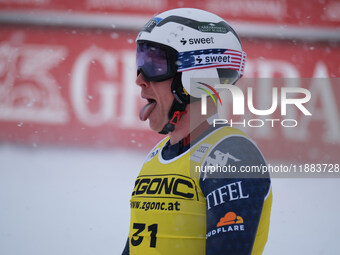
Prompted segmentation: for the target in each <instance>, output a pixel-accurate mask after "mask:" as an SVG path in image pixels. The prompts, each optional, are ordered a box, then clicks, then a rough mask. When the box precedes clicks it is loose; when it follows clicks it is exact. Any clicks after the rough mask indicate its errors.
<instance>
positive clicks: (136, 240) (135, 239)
mask: <svg viewBox="0 0 340 255" xmlns="http://www.w3.org/2000/svg"><path fill="white" fill-rule="evenodd" d="M145 227H146V225H145V224H144V223H133V229H136V232H135V233H134V234H133V235H132V238H131V244H132V245H133V246H138V245H140V244H141V243H142V241H143V239H144V236H140V235H139V234H140V233H142V232H143V231H144V230H145ZM157 229H158V224H152V225H149V226H148V232H151V233H150V237H151V239H150V247H151V248H156V241H157V237H156V235H157Z"/></svg>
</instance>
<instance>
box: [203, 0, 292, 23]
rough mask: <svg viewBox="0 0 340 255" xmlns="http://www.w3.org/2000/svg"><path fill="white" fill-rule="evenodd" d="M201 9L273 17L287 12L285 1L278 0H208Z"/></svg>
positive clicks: (276, 17)
mask: <svg viewBox="0 0 340 255" xmlns="http://www.w3.org/2000/svg"><path fill="white" fill-rule="evenodd" d="M203 9H209V10H211V11H212V12H217V13H221V12H224V13H230V14H231V15H235V16H240V15H249V16H252V17H261V18H263V17H269V18H275V19H278V18H279V17H280V18H283V17H285V15H286V13H287V6H286V1H278V0H276V1H275V0H274V1H273V0H257V1H254V0H242V1H239V0H229V1H220V0H209V1H206V7H205V8H203Z"/></svg>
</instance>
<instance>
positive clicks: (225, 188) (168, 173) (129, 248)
mask: <svg viewBox="0 0 340 255" xmlns="http://www.w3.org/2000/svg"><path fill="white" fill-rule="evenodd" d="M264 165H266V162H265V160H264V158H263V156H262V154H261V152H260V151H259V149H258V148H257V146H256V145H255V144H254V143H253V142H252V141H251V140H250V139H249V138H247V137H246V136H245V135H244V134H243V133H242V132H241V131H239V130H237V129H234V128H231V127H227V126H225V127H222V128H219V129H212V128H209V129H208V130H206V131H205V132H204V133H203V134H202V135H201V136H200V137H199V138H198V139H196V140H195V141H194V142H192V143H191V145H187V146H185V147H184V148H183V146H181V144H180V143H178V144H175V145H170V143H169V138H165V139H164V140H162V141H161V142H160V143H159V144H158V145H157V146H156V147H155V148H154V149H153V150H152V151H151V152H150V153H149V155H148V157H147V159H146V161H145V163H144V165H143V167H142V169H141V171H140V174H139V176H138V178H137V180H136V182H135V187H134V190H133V193H132V198H131V222H130V232H129V238H128V242H127V244H126V247H125V249H124V251H123V255H127V254H131V255H134V254H142V255H144V254H145V255H154V254H160V255H176V254H177V255H182V254H183V255H204V254H207V255H219V254H228V255H229V254H242V255H246V254H262V252H263V249H264V246H265V244H266V242H267V237H268V231H269V220H270V211H271V203H272V193H271V182H270V178H269V176H262V175H261V176H260V175H259V174H255V175H252V176H251V177H252V178H249V176H250V175H249V173H247V175H245V176H242V175H241V176H240V175H230V173H231V172H232V171H236V172H237V171H238V172H239V171H241V170H242V169H247V167H248V169H250V168H249V167H251V166H258V167H259V168H260V167H261V166H264ZM214 166H215V168H211V167H214ZM209 167H210V168H209ZM245 177H246V178H245ZM259 177H261V178H259Z"/></svg>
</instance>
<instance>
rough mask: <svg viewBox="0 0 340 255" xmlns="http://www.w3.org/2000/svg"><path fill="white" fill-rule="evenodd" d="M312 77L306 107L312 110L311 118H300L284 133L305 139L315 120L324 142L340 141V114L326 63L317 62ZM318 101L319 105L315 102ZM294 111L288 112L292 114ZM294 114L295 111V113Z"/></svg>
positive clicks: (288, 136) (291, 137)
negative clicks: (308, 100)
mask: <svg viewBox="0 0 340 255" xmlns="http://www.w3.org/2000/svg"><path fill="white" fill-rule="evenodd" d="M313 76H314V79H313V80H311V84H310V87H309V91H310V92H311V94H312V95H313V96H312V98H311V100H310V102H309V104H308V108H309V109H310V110H311V112H313V118H301V120H300V121H299V126H298V127H296V128H294V130H292V131H291V130H285V131H284V135H285V137H286V138H289V139H291V140H293V139H294V140H300V141H306V140H308V139H311V138H312V137H311V135H312V134H311V131H310V127H311V125H312V124H311V122H314V121H317V122H318V123H317V124H318V125H321V126H322V130H324V132H323V133H321V134H320V135H321V138H322V140H323V141H324V142H325V143H340V133H339V130H340V115H339V110H338V109H339V107H338V105H337V101H336V97H335V96H336V94H335V93H334V91H333V88H332V85H331V83H330V81H329V80H328V79H322V78H327V77H328V72H327V68H326V65H325V64H324V63H323V62H321V61H320V62H318V63H317V64H316V66H315V70H314V75H313ZM317 102H320V106H319V105H318V104H317ZM292 114H294V112H290V116H292ZM295 115H296V113H295Z"/></svg>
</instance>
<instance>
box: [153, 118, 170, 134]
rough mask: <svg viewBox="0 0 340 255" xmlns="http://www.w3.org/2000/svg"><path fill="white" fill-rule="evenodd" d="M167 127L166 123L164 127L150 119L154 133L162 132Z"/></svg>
mask: <svg viewBox="0 0 340 255" xmlns="http://www.w3.org/2000/svg"><path fill="white" fill-rule="evenodd" d="M165 125H166V123H165V124H164V125H162V124H160V123H157V124H156V123H153V122H152V121H151V120H150V119H149V127H150V129H151V130H152V131H155V132H157V133H159V132H161V131H162V130H163V128H164V126H165Z"/></svg>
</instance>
